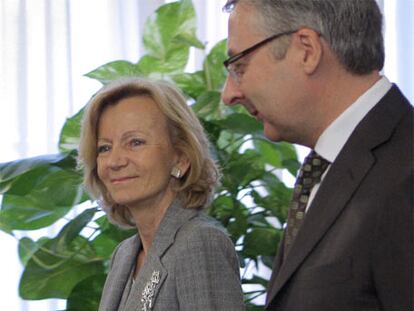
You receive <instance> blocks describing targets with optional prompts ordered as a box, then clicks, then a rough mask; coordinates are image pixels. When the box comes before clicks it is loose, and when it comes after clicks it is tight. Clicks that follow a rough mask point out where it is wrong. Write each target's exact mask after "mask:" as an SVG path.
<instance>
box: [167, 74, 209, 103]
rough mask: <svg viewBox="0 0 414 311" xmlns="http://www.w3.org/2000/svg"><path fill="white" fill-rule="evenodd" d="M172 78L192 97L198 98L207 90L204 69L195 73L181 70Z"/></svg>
mask: <svg viewBox="0 0 414 311" xmlns="http://www.w3.org/2000/svg"><path fill="white" fill-rule="evenodd" d="M171 78H172V80H173V81H174V82H175V84H176V85H177V86H178V87H179V88H180V89H181V90H182V91H183V92H184V94H186V95H187V96H189V97H191V98H194V99H196V98H197V97H198V96H199V95H200V94H201V93H202V92H204V91H206V90H207V88H206V81H205V80H204V71H197V72H194V73H185V72H181V73H178V74H175V75H172V76H171Z"/></svg>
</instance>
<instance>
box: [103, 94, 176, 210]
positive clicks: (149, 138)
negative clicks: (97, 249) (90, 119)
mask: <svg viewBox="0 0 414 311" xmlns="http://www.w3.org/2000/svg"><path fill="white" fill-rule="evenodd" d="M97 150H98V156H97V167H98V176H99V179H100V180H101V181H102V182H103V184H104V185H105V187H106V189H107V191H108V192H109V194H110V195H111V197H112V199H113V200H114V201H115V202H116V203H118V204H121V205H126V206H128V207H138V206H144V207H150V206H153V205H157V204H160V203H162V202H166V203H167V204H168V203H170V202H169V201H171V200H172V199H173V198H174V193H173V191H172V189H171V182H172V177H171V170H172V168H173V167H174V165H176V164H177V163H178V162H179V161H178V160H179V157H178V155H177V154H176V152H175V150H174V148H173V146H172V143H171V141H170V136H169V133H168V127H167V120H166V117H165V116H164V114H163V113H162V112H161V110H160V109H159V108H158V105H157V104H156V103H155V102H154V101H153V100H152V99H151V98H149V97H145V96H135V97H129V98H125V99H122V100H120V101H119V102H118V103H117V104H115V105H113V106H108V107H107V108H105V110H104V111H103V113H102V114H101V116H100V119H99V124H98V139H97Z"/></svg>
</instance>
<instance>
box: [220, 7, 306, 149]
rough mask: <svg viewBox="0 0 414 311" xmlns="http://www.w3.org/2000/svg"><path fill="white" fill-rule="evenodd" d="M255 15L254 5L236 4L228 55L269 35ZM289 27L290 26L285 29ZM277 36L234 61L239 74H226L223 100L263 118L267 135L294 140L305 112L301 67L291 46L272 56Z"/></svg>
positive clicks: (261, 119) (229, 37)
mask: <svg viewBox="0 0 414 311" xmlns="http://www.w3.org/2000/svg"><path fill="white" fill-rule="evenodd" d="M257 16H258V13H257V11H256V10H255V9H254V8H253V7H251V6H249V5H246V4H244V3H239V4H237V5H236V7H235V9H234V11H233V12H232V13H231V15H230V18H229V35H228V54H229V56H232V55H235V54H237V53H240V52H241V51H243V50H245V49H247V48H249V47H251V46H253V45H255V44H257V43H258V42H259V41H261V40H264V39H266V38H267V37H269V36H270V35H272V34H270V35H269V34H265V33H264V32H263V31H262V30H261V29H260V28H259V25H258V21H259V19H258V17H257ZM290 30H293V29H284V31H290ZM291 36H294V34H293V35H291ZM277 40H279V39H276V40H275V42H269V43H268V44H265V45H263V46H261V47H259V48H258V49H256V50H255V51H253V52H252V53H250V54H248V55H246V56H244V57H242V58H240V59H239V60H237V62H235V63H233V65H232V66H233V68H235V69H236V70H237V74H238V78H237V79H236V78H235V77H233V76H230V75H229V76H228V78H227V81H226V84H225V87H224V90H223V101H224V102H225V103H226V104H227V105H234V104H242V105H243V106H244V107H245V108H246V109H247V110H248V111H249V113H250V114H251V115H252V116H254V117H255V118H256V119H257V120H259V121H261V122H263V126H264V135H265V136H266V137H267V138H268V139H270V140H272V141H281V140H284V141H289V142H294V143H296V142H298V141H300V138H298V137H296V136H297V135H298V132H300V131H299V127H300V125H299V122H301V121H303V120H302V117H303V114H304V111H303V107H301V105H303V100H301V98H303V92H301V87H300V85H301V77H300V70H299V66H298V65H297V61H295V53H294V51H292V48H291V47H289V49H288V51H287V53H286V55H285V57H284V58H283V59H275V57H274V55H273V54H272V48H271V47H272V44H277V42H276V41H277ZM279 43H280V42H279Z"/></svg>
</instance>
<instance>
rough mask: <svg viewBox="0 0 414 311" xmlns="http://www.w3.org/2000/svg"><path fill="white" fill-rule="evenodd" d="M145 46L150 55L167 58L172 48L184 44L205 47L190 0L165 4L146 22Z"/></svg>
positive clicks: (161, 58) (162, 58) (160, 58)
mask: <svg viewBox="0 0 414 311" xmlns="http://www.w3.org/2000/svg"><path fill="white" fill-rule="evenodd" d="M144 46H145V48H146V50H147V51H148V54H149V55H150V56H153V57H154V58H157V59H159V60H165V59H167V57H166V56H167V55H168V53H169V52H170V51H171V50H174V49H176V48H177V47H181V48H182V47H183V46H187V47H189V46H195V47H198V48H203V47H204V46H203V44H202V43H201V42H200V41H199V40H198V39H197V37H196V15H195V11H194V7H193V5H192V2H191V1H190V0H183V1H180V2H174V3H169V4H165V5H163V6H161V7H159V8H158V10H157V11H156V12H155V14H154V15H153V16H151V17H150V18H149V19H148V20H147V22H146V23H145V28H144Z"/></svg>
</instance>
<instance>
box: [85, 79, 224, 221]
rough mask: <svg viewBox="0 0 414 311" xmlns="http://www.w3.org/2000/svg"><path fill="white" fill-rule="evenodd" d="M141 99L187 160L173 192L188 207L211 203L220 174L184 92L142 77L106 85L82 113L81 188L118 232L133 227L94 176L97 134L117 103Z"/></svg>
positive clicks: (198, 207) (205, 137) (198, 206)
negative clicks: (152, 106) (156, 112)
mask: <svg viewBox="0 0 414 311" xmlns="http://www.w3.org/2000/svg"><path fill="white" fill-rule="evenodd" d="M134 96H145V97H149V98H151V99H152V100H153V101H154V102H155V103H156V104H157V105H158V107H159V108H160V110H161V111H162V113H163V114H164V115H165V117H166V119H167V124H168V130H169V135H170V139H171V142H172V145H173V147H174V149H175V150H176V152H177V153H178V154H182V155H184V156H186V157H187V158H188V160H189V162H190V167H189V169H188V171H187V172H186V173H185V175H184V176H182V178H180V179H178V180H177V183H175V186H174V191H176V193H177V197H178V199H179V200H180V201H181V203H182V204H183V206H184V207H186V208H196V209H201V208H203V207H206V206H207V205H208V204H209V203H210V201H211V200H212V197H213V194H214V190H215V187H216V186H217V184H218V180H219V172H218V168H217V166H216V164H215V162H214V160H213V159H212V157H211V155H210V152H209V146H210V144H209V141H208V139H207V136H206V134H205V132H204V129H203V127H202V125H201V124H200V121H199V120H198V119H197V117H196V115H195V114H194V112H193V111H192V109H191V108H190V107H189V106H188V104H187V102H186V100H185V98H184V96H183V95H182V93H181V92H180V91H179V90H178V89H177V88H176V87H175V86H173V85H172V84H170V83H167V82H164V81H153V80H149V79H144V78H123V79H119V80H116V81H114V82H111V83H109V84H108V85H106V86H104V87H103V88H102V89H101V90H99V91H98V92H97V93H96V94H95V95H94V96H93V97H92V98H91V100H90V101H89V103H88V105H87V106H86V110H85V112H84V116H83V120H82V128H81V137H80V144H79V165H80V167H81V168H82V169H83V172H84V184H85V187H86V189H87V190H88V192H89V193H90V194H91V196H92V197H93V198H94V199H97V200H98V201H99V202H100V205H101V206H102V208H103V210H104V211H105V212H106V213H107V215H108V217H109V219H110V220H111V221H112V222H113V223H115V224H117V225H118V226H120V227H124V228H128V227H133V226H135V223H134V221H133V219H132V216H131V214H130V213H129V210H128V208H127V207H126V206H121V205H119V204H116V203H115V202H114V201H113V200H112V198H111V196H110V195H109V193H108V191H107V190H106V188H105V186H104V184H103V183H102V182H101V181H100V179H99V177H98V174H97V161H96V159H97V155H98V153H97V129H98V125H99V119H100V116H101V114H102V112H103V111H104V110H105V108H106V107H108V106H110V105H116V104H117V103H118V102H119V101H120V100H122V99H125V98H128V97H134Z"/></svg>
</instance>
